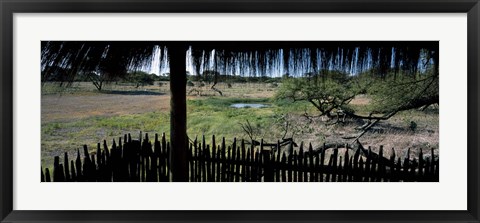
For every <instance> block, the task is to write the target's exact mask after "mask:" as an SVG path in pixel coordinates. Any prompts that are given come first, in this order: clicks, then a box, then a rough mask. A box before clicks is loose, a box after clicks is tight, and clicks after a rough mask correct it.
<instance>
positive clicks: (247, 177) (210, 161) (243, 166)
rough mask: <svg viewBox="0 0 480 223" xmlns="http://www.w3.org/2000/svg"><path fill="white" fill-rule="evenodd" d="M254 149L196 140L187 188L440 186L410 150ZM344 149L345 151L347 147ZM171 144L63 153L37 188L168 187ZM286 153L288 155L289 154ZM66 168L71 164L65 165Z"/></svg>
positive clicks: (430, 165) (429, 162) (435, 169)
mask: <svg viewBox="0 0 480 223" xmlns="http://www.w3.org/2000/svg"><path fill="white" fill-rule="evenodd" d="M263 144H264V143H263V140H262V142H261V143H260V145H259V146H255V144H254V143H252V144H250V145H246V143H245V141H244V140H241V141H240V142H237V140H236V139H234V141H233V143H232V145H229V146H227V145H226V143H225V139H224V138H223V139H222V140H221V142H220V145H217V142H216V141H215V136H212V141H211V144H210V145H209V144H207V143H206V141H205V137H203V138H202V140H201V142H199V141H198V140H197V139H195V140H194V141H193V142H192V143H190V144H189V151H190V152H189V156H188V163H189V175H188V176H189V181H190V182H399V181H403V182H412V181H428V182H437V181H439V161H438V159H436V160H435V159H434V149H433V148H432V149H431V150H430V153H431V155H430V156H429V157H426V158H424V154H423V151H420V154H419V156H418V161H417V159H416V158H414V159H413V160H412V159H410V158H409V157H410V150H408V152H407V155H406V157H405V158H404V159H403V160H402V159H401V158H400V157H396V156H395V151H393V150H392V155H391V156H390V157H389V158H385V157H384V156H383V148H382V147H380V150H379V153H378V154H376V153H373V152H372V151H371V149H368V151H367V152H364V150H362V149H356V150H355V151H353V150H349V149H345V152H344V153H343V154H339V148H338V147H336V148H332V150H333V151H332V152H331V154H330V155H329V157H326V156H327V152H326V151H327V149H326V148H325V147H323V148H322V149H321V150H320V151H315V150H314V149H313V148H312V145H311V144H310V145H309V146H308V148H307V147H304V145H303V143H302V144H301V145H300V148H299V149H298V151H297V150H293V145H292V144H290V145H288V148H287V149H286V150H285V148H282V147H281V146H280V143H277V146H275V147H273V148H272V147H270V146H264V145H263ZM346 147H348V146H346ZM170 150H171V148H170V144H169V142H167V140H166V138H165V134H163V135H162V137H161V139H159V137H158V135H155V140H154V143H153V144H152V143H151V142H150V141H149V138H148V134H145V137H144V139H143V140H142V138H141V135H140V138H139V140H132V138H131V136H130V134H128V135H125V136H124V137H123V143H122V138H119V139H118V145H117V143H116V142H115V140H113V142H112V145H111V148H110V149H109V148H108V146H107V143H106V141H104V142H103V148H102V146H101V145H100V143H98V145H97V151H96V153H94V154H90V153H89V152H88V148H87V146H84V148H83V158H82V157H81V155H80V151H79V150H77V157H76V160H75V161H73V160H70V161H69V157H68V155H67V153H65V155H64V159H63V160H64V163H63V164H62V163H60V157H58V156H56V157H55V158H54V166H53V178H52V177H51V175H50V170H49V169H48V168H45V170H44V169H43V168H42V171H41V181H42V182H52V181H53V182H112V181H113V182H168V181H171V174H170V171H169V166H170V159H169V154H170ZM287 151H291V152H290V153H288V152H287ZM69 162H70V163H69Z"/></svg>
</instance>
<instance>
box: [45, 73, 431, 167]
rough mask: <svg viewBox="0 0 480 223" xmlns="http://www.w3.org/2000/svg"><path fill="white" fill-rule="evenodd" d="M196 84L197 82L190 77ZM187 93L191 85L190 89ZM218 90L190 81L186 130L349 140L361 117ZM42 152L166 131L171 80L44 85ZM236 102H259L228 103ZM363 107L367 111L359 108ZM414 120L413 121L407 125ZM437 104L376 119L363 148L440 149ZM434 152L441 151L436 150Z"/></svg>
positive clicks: (268, 90) (256, 89) (271, 138)
mask: <svg viewBox="0 0 480 223" xmlns="http://www.w3.org/2000/svg"><path fill="white" fill-rule="evenodd" d="M195 85H196V86H198V85H199V83H195ZM187 88H188V89H187V91H190V90H191V88H192V87H187ZM217 88H218V89H220V90H221V91H222V92H223V96H220V95H219V94H218V93H215V92H214V91H212V90H210V89H209V88H208V87H195V89H196V90H198V91H194V92H193V91H192V94H189V96H188V97H187V116H188V117H187V120H188V122H187V128H188V136H189V137H190V138H191V139H194V138H195V137H196V136H199V137H201V136H202V135H205V136H206V137H207V139H210V138H211V136H212V134H215V135H216V137H217V138H221V137H225V138H226V141H227V142H230V141H231V140H232V139H233V138H234V137H237V139H239V138H244V139H246V140H250V137H249V136H248V134H247V133H246V132H245V131H244V130H243V128H242V125H243V126H246V125H247V120H248V123H250V127H251V128H250V129H251V130H252V131H251V133H252V134H251V136H252V137H253V138H255V139H256V140H260V139H262V138H263V139H264V140H265V141H267V142H276V141H277V140H278V139H281V138H282V137H286V138H288V137H293V139H294V141H296V142H297V143H299V142H302V141H303V142H304V143H312V145H313V146H314V147H317V146H320V145H322V144H323V143H332V142H335V143H339V144H345V143H350V142H351V141H352V140H351V139H344V138H347V137H348V136H353V135H356V134H358V130H356V129H355V127H358V126H360V125H361V124H362V123H357V122H354V121H348V120H347V122H346V123H344V124H336V125H328V124H326V120H324V119H323V118H321V117H307V116H305V115H304V114H305V113H307V114H309V115H310V116H315V115H316V113H315V109H314V108H313V106H311V105H310V104H308V103H305V102H295V103H293V102H291V101H278V100H277V101H276V100H273V97H274V94H275V90H276V89H277V88H278V86H277V85H276V84H267V83H233V84H232V85H231V87H229V86H228V85H227V84H224V83H220V84H218V85H217ZM41 100H42V101H41V109H42V111H41V117H42V120H41V123H42V124H41V125H42V126H41V158H42V165H43V166H44V167H50V166H52V164H53V157H54V156H56V155H59V156H62V155H63V153H64V152H68V153H69V154H70V157H75V155H74V154H75V152H76V150H77V149H78V148H81V147H82V146H83V145H84V144H85V145H87V146H88V147H89V148H90V150H92V151H93V150H95V149H96V144H97V143H98V142H102V141H103V140H104V139H105V140H107V142H109V144H110V143H111V140H112V139H118V138H119V137H122V136H123V134H126V133H131V134H132V136H133V137H137V135H138V134H139V132H140V131H142V132H144V133H145V132H147V133H149V134H151V135H153V134H155V133H159V134H161V133H165V134H166V135H167V136H168V135H169V129H170V127H169V125H170V124H169V118H170V115H169V112H170V95H169V85H168V82H156V83H155V84H154V85H151V86H144V87H138V88H136V87H135V86H133V85H129V84H120V83H119V84H115V83H110V84H108V85H106V86H105V87H104V90H103V91H102V92H98V91H97V90H96V89H95V88H94V86H93V85H92V84H91V83H88V82H79V83H73V84H72V85H71V86H69V87H65V86H60V84H59V83H45V84H44V85H43V86H42V99H41ZM369 102H370V99H369V98H368V97H367V96H359V97H357V98H355V99H354V100H353V101H352V105H353V106H356V107H357V109H356V110H359V111H361V110H362V108H366V107H367V106H368V105H369ZM233 103H260V104H264V105H267V107H264V108H232V107H231V104H233ZM364 110H366V109H364ZM412 122H414V123H415V125H416V127H415V128H414V129H412ZM438 131H439V118H438V107H430V108H428V109H426V110H425V111H417V110H415V111H406V112H401V113H399V114H397V115H396V116H394V117H392V118H391V119H389V120H387V121H383V122H381V123H379V124H378V125H377V126H376V127H375V128H374V129H373V130H372V131H370V132H368V133H367V134H365V135H364V136H363V137H362V138H361V142H362V143H363V144H364V146H372V150H374V151H377V150H378V148H379V146H380V145H383V146H384V148H389V150H387V151H386V155H388V154H389V153H390V151H391V150H390V149H391V148H395V152H396V153H397V155H401V156H404V155H405V152H406V150H407V149H408V148H411V149H412V156H416V155H417V154H418V152H419V149H420V148H423V149H430V148H431V147H433V148H438V136H439V135H438ZM436 153H438V149H437V150H436Z"/></svg>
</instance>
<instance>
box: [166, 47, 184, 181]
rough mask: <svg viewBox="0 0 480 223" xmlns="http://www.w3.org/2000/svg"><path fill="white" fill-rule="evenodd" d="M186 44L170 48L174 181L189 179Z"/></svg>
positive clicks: (171, 136) (171, 139)
mask: <svg viewBox="0 0 480 223" xmlns="http://www.w3.org/2000/svg"><path fill="white" fill-rule="evenodd" d="M186 50H187V46H185V45H172V46H170V47H169V48H168V53H169V57H170V92H171V93H172V96H171V99H170V107H171V110H170V142H171V144H172V146H171V154H170V160H171V170H172V177H173V181H176V182H186V181H188V161H187V151H188V149H187V148H188V147H187V146H188V145H187V104H186V82H187V78H186V72H185V71H186V63H185V57H186Z"/></svg>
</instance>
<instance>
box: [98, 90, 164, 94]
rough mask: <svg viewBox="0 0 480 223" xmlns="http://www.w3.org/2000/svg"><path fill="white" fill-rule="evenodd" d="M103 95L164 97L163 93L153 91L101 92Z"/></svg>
mask: <svg viewBox="0 0 480 223" xmlns="http://www.w3.org/2000/svg"><path fill="white" fill-rule="evenodd" d="M103 93H105V94H120V95H165V93H161V92H154V91H103Z"/></svg>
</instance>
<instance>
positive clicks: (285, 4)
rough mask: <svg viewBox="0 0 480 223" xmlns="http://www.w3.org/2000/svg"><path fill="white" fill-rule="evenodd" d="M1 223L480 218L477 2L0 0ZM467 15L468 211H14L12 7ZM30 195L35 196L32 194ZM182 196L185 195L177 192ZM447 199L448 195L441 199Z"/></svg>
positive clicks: (21, 9) (32, 10) (23, 10)
mask: <svg viewBox="0 0 480 223" xmlns="http://www.w3.org/2000/svg"><path fill="white" fill-rule="evenodd" d="M0 9H1V18H2V22H1V27H0V30H1V33H2V34H1V45H0V49H1V51H2V54H1V55H2V56H1V61H0V67H1V71H2V73H1V74H0V83H1V90H0V100H1V104H2V110H1V113H0V115H1V120H0V126H1V130H0V131H1V134H0V145H1V149H0V159H1V160H0V199H1V201H0V219H1V222H20V221H21V222H54V221H57V222H74V221H75V222H118V221H121V222H212V221H217V222H252V223H253V222H273V221H282V222H332V221H336V222H356V221H358V222H371V221H397V222H420V221H422V222H440V221H441V222H480V220H479V219H480V217H479V213H480V206H479V200H480V199H479V198H480V197H479V176H480V174H479V165H478V161H479V160H480V156H479V152H478V149H479V138H480V137H479V132H478V127H479V120H478V112H479V105H480V103H478V102H479V100H480V99H479V95H480V81H479V78H478V75H479V74H480V72H479V71H480V70H479V64H480V60H479V52H480V51H479V43H480V39H479V26H480V23H479V20H480V18H479V14H480V4H479V0H405V1H398V0H383V1H378V0H337V1H331V0H303V1H295V0H257V1H251V0H229V1H226V0H224V1H222V0H177V1H172V0H143V1H135V0H90V1H88V0H85V1H78V0H75V1H68V0H15V1H14V0H0ZM80 12H89V13H119V12H121V13H140V12H141V13H153V12H161V13H171V12H181V13H202V12H210V13H219V12H222V13H238V12H241V13H244V12H248V13H280V12H281V13H289V12H295V13H307V12H328V13H362V12H366V13H372V12H373V13H404V12H405V13H414V12H427V13H456V12H461V13H467V14H468V17H467V20H468V34H467V35H468V40H467V41H468V158H467V162H468V201H467V202H468V204H467V210H466V211H213V210H212V211H61V210H58V211H18V210H13V191H14V188H13V183H12V182H13V160H12V157H13V156H12V154H13V131H12V130H13V128H14V126H13V56H12V55H13V44H12V43H13V15H14V13H80ZM33 199H34V198H33ZM182 199H186V198H182ZM439 202H448V201H439Z"/></svg>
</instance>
